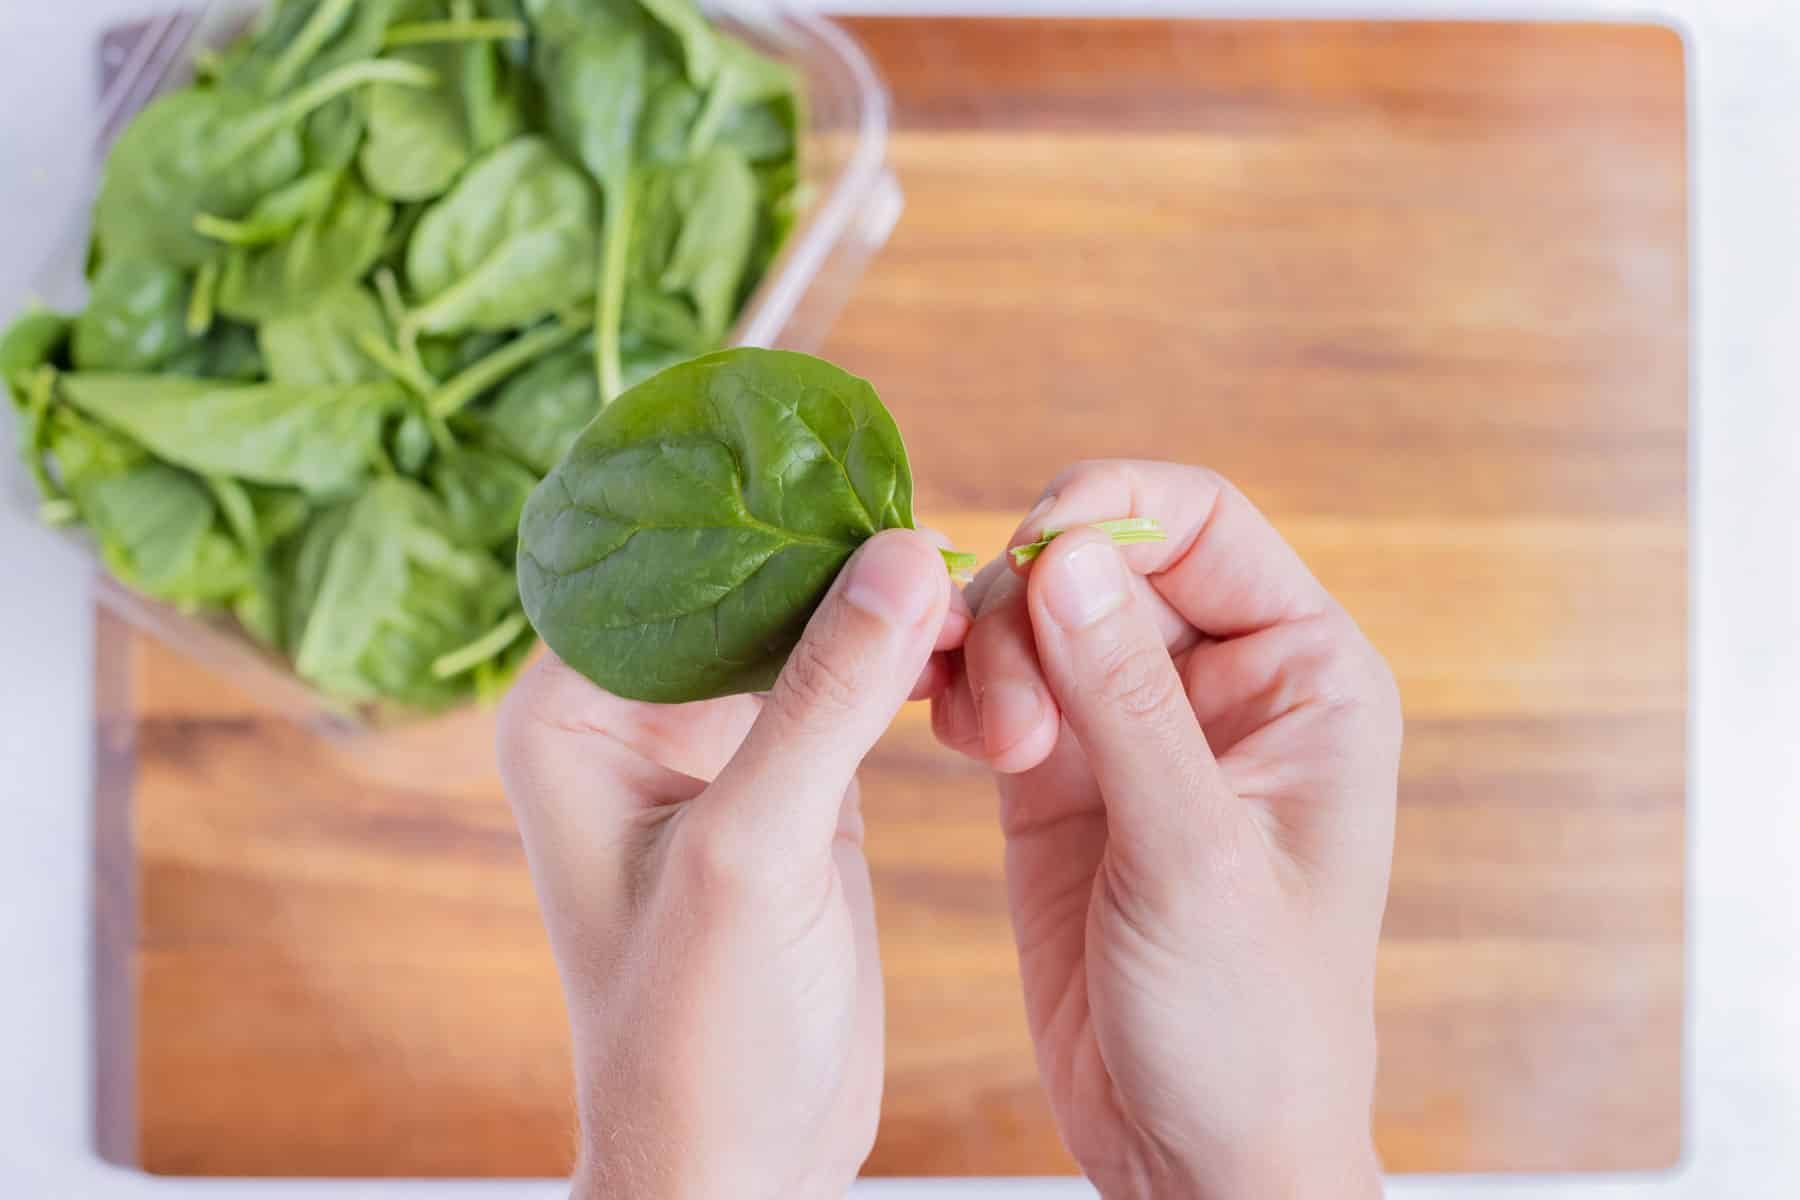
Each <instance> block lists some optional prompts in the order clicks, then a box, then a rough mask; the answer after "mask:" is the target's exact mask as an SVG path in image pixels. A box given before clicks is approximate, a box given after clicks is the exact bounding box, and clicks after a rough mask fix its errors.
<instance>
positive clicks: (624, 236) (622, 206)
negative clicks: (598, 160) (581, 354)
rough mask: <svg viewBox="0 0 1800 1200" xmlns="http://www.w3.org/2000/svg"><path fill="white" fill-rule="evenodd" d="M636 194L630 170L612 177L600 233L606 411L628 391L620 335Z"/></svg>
mask: <svg viewBox="0 0 1800 1200" xmlns="http://www.w3.org/2000/svg"><path fill="white" fill-rule="evenodd" d="M636 192H637V181H636V176H635V175H633V173H632V172H631V171H630V170H629V169H626V170H619V171H614V172H612V173H611V175H609V176H608V178H607V182H606V225H605V227H604V228H603V229H602V230H601V231H600V275H599V289H600V293H599V301H598V307H599V312H598V314H597V316H596V317H595V327H594V370H595V374H596V376H597V378H598V379H599V383H600V406H601V407H602V408H604V407H605V406H607V405H608V404H611V403H612V402H613V399H614V398H615V397H616V396H618V394H619V393H620V392H622V391H624V390H625V371H624V367H623V366H622V365H621V363H620V357H619V334H620V329H621V326H623V324H624V322H625V269H626V265H627V263H626V259H627V256H628V253H629V251H630V248H631V220H632V215H633V214H632V210H633V208H634V207H635V205H636Z"/></svg>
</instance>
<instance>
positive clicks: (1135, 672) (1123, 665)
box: [1026, 530, 1236, 865]
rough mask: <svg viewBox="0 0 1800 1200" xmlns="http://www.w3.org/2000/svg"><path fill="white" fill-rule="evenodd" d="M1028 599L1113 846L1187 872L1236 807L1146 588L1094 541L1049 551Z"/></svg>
mask: <svg viewBox="0 0 1800 1200" xmlns="http://www.w3.org/2000/svg"><path fill="white" fill-rule="evenodd" d="M1026 587H1027V601H1028V605H1029V608H1030V612H1031V624H1032V630H1033V633H1034V634H1035V635H1036V640H1037V648H1038V658H1039V660H1040V662H1041V664H1042V667H1043V671H1044V679H1045V682H1046V683H1047V684H1049V686H1050V691H1051V693H1052V694H1053V695H1054V696H1055V698H1056V703H1057V706H1058V707H1059V708H1060V709H1061V710H1062V713H1063V717H1064V719H1065V720H1067V721H1068V723H1069V727H1070V729H1071V730H1073V732H1074V734H1075V737H1076V739H1077V740H1079V741H1080V743H1081V747H1082V749H1083V750H1084V751H1085V752H1086V754H1087V758H1088V763H1089V765H1090V767H1091V768H1092V770H1093V772H1094V778H1095V781H1096V782H1098V783H1099V785H1100V792H1101V795H1102V797H1103V799H1104V801H1105V804H1106V814H1107V815H1106V822H1107V830H1108V835H1109V836H1110V837H1112V838H1114V839H1117V840H1118V841H1120V842H1121V843H1122V845H1121V848H1122V849H1128V850H1130V851H1131V852H1132V857H1133V858H1134V859H1136V860H1137V861H1139V862H1142V863H1145V864H1147V865H1154V864H1158V863H1191V862H1192V861H1193V859H1192V855H1191V851H1192V850H1194V849H1197V848H1199V847H1200V846H1202V845H1203V844H1204V843H1205V842H1206V841H1209V840H1211V839H1212V838H1213V837H1214V836H1215V835H1216V834H1217V833H1218V832H1219V831H1220V826H1221V823H1222V822H1223V820H1224V819H1225V818H1227V817H1228V815H1229V814H1230V812H1231V810H1232V809H1233V808H1234V807H1235V806H1236V800H1235V797H1233V796H1232V795H1231V793H1230V790H1229V788H1228V787H1227V785H1226V784H1225V781H1224V779H1223V777H1222V776H1221V774H1220V771H1219V765H1218V763H1217V762H1216V761H1215V760H1214V759H1213V755H1212V750H1211V748H1210V747H1209V746H1208V745H1207V743H1206V735H1205V733H1203V732H1202V731H1201V728H1200V722H1199V720H1198V718H1196V717H1195V715H1194V710H1193V708H1192V706H1191V705H1190V704H1189V703H1188V699H1187V692H1186V690H1185V689H1184V688H1183V686H1182V683H1181V677H1180V675H1179V673H1178V672H1177V671H1176V669H1175V663H1174V661H1173V660H1172V659H1170V657H1169V651H1168V648H1167V646H1166V645H1165V643H1164V640H1163V636H1162V632H1161V631H1160V629H1159V628H1158V627H1157V625H1156V622H1155V619H1154V615H1153V613H1152V611H1151V609H1150V606H1149V605H1148V604H1147V603H1145V602H1144V600H1143V597H1142V596H1141V595H1140V594H1139V593H1141V592H1142V590H1143V589H1142V587H1141V586H1140V585H1139V584H1138V582H1137V580H1136V579H1135V577H1134V576H1133V574H1132V572H1131V571H1130V570H1129V569H1128V568H1127V567H1126V565H1125V560H1124V559H1123V558H1122V557H1121V556H1120V554H1119V552H1118V550H1117V549H1116V548H1114V546H1113V545H1112V543H1111V541H1110V540H1109V539H1108V538H1107V537H1106V536H1105V535H1103V534H1100V533H1096V532H1094V531H1092V530H1079V531H1073V532H1070V533H1068V534H1065V535H1064V536H1062V537H1060V538H1057V539H1056V540H1055V541H1053V542H1052V543H1051V544H1050V545H1049V546H1048V547H1047V548H1046V549H1045V550H1044V552H1043V554H1042V555H1041V556H1039V558H1038V560H1037V562H1036V563H1035V564H1033V566H1032V569H1031V575H1030V577H1029V579H1028V580H1027V584H1026Z"/></svg>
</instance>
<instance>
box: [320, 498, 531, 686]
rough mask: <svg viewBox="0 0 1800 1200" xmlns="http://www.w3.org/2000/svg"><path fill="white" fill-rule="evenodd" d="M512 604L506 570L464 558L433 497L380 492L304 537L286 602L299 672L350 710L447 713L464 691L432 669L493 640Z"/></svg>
mask: <svg viewBox="0 0 1800 1200" xmlns="http://www.w3.org/2000/svg"><path fill="white" fill-rule="evenodd" d="M515 604H516V600H515V597H514V591H513V587H512V583H511V580H510V579H509V578H508V576H507V573H506V571H505V569H504V568H502V567H501V566H500V564H499V563H498V562H497V561H495V559H494V558H493V557H492V556H491V555H489V554H486V553H485V552H482V551H479V550H467V549H462V548H459V547H458V546H457V544H456V542H455V540H454V538H453V537H452V536H451V526H450V522H449V519H448V517H447V516H446V515H445V514H444V512H443V510H442V508H441V506H440V505H439V504H438V503H437V501H436V500H435V499H433V497H432V496H431V494H430V493H429V492H426V491H425V490H424V489H422V488H420V487H419V486H418V485H417V484H415V483H412V482H410V481H407V480H404V479H397V478H389V479H382V480H378V481H376V482H375V483H374V484H373V485H371V486H370V487H369V489H368V490H367V491H366V492H364V493H363V494H362V496H361V497H360V498H358V499H357V500H355V501H354V502H352V503H351V504H349V505H347V506H345V507H344V508H342V509H340V510H338V511H337V512H336V513H334V514H332V515H330V516H329V517H327V518H323V519H321V520H318V521H315V523H314V524H313V526H312V527H311V528H309V529H308V531H307V534H306V537H305V541H304V543H303V545H302V546H301V548H300V551H299V555H298V559H297V561H296V568H295V585H294V592H293V594H292V597H291V617H290V620H291V626H290V639H291V644H292V646H293V654H294V663H295V668H296V670H298V671H299V673H300V674H301V676H303V677H304V678H306V679H309V680H311V681H312V682H314V683H316V684H318V685H320V686H321V687H323V688H325V689H326V690H327V691H329V692H331V693H332V694H334V695H337V696H341V697H344V698H345V699H348V700H373V699H380V698H387V699H393V700H398V701H400V702H402V703H405V704H410V705H414V706H417V707H422V708H438V707H442V706H443V705H446V704H450V703H454V702H455V701H456V700H458V699H461V698H462V696H463V695H464V692H465V686H466V685H465V684H464V683H463V682H461V681H459V680H457V679H455V678H441V677H439V676H438V675H437V674H435V673H434V672H433V671H432V669H431V668H432V664H433V663H435V662H436V661H437V660H439V659H440V658H441V657H443V656H444V655H446V654H450V653H453V652H455V651H457V650H459V649H462V648H464V647H466V646H467V645H469V644H470V643H471V642H474V641H476V640H477V639H479V638H481V637H482V636H483V635H485V634H487V633H489V632H490V631H491V630H492V629H493V628H494V627H495V626H496V625H497V624H498V623H499V622H501V621H502V620H503V619H504V618H505V617H506V615H507V613H508V611H509V610H510V609H511V608H512V607H513V606H514V605H515Z"/></svg>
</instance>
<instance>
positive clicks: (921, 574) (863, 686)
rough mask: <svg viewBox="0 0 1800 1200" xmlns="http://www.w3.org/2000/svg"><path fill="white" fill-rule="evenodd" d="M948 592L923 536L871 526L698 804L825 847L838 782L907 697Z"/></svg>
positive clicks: (850, 774) (749, 831) (939, 562)
mask: <svg viewBox="0 0 1800 1200" xmlns="http://www.w3.org/2000/svg"><path fill="white" fill-rule="evenodd" d="M949 604H950V577H949V574H948V572H946V571H945V570H944V560H943V557H942V556H941V555H940V554H939V553H938V552H937V551H936V550H935V549H933V548H932V546H931V543H930V542H928V541H926V540H925V538H924V537H922V536H921V535H919V534H917V533H914V532H912V531H911V530H890V531H888V532H885V533H880V534H877V535H876V536H875V537H873V538H870V539H869V540H868V542H866V543H864V545H863V546H862V548H861V549H860V550H858V551H857V552H856V554H855V556H853V557H852V558H851V559H850V562H849V565H848V566H846V567H845V569H844V570H843V571H842V572H841V573H840V574H839V576H838V579H837V582H836V583H835V584H834V585H833V586H832V589H831V591H830V592H829V593H828V594H827V595H826V597H825V602H824V603H823V604H821V605H820V606H819V609H818V611H817V612H815V613H814V614H813V617H812V620H811V621H810V622H808V623H807V626H806V632H805V634H804V635H803V636H802V637H801V639H800V644H799V645H797V646H795V647H794V651H793V653H792V654H791V655H789V657H788V661H787V665H786V666H785V667H783V668H782V672H781V677H780V678H779V679H777V680H776V681H775V687H774V689H773V690H772V691H771V692H770V693H769V698H768V701H767V702H766V703H765V704H764V705H763V710H762V713H761V714H760V715H759V716H758V717H757V720H756V723H755V724H754V725H752V726H751V728H750V733H749V735H748V736H747V737H746V738H745V739H744V744H743V746H742V747H741V748H739V750H738V752H737V754H736V756H735V757H733V758H732V760H731V762H730V763H729V764H727V765H726V767H725V769H724V770H723V771H722V772H721V773H720V774H719V777H718V779H717V780H716V781H715V783H714V784H713V786H712V787H711V788H710V789H708V790H707V793H706V795H705V796H703V797H702V798H701V801H700V804H701V805H702V806H703V807H705V808H708V809H711V810H712V814H711V815H712V818H713V819H716V820H718V821H720V822H723V823H725V824H727V825H730V826H732V827H733V828H734V829H736V830H739V831H741V832H743V833H744V834H746V835H747V836H754V837H755V838H757V839H759V840H766V839H772V840H775V841H778V842H779V843H781V844H782V845H784V846H787V847H796V846H813V847H816V848H817V849H819V850H821V851H823V850H825V849H826V848H827V847H829V846H830V844H831V837H832V833H833V831H834V830H835V829H836V828H837V824H838V809H839V807H840V805H841V804H842V802H843V799H844V793H845V791H846V790H847V789H848V788H849V786H850V783H851V780H852V779H853V778H854V776H855V774H856V769H857V767H858V766H860V765H861V764H862V760H863V758H864V756H865V755H867V754H868V752H869V750H870V749H871V748H873V746H874V745H875V742H876V740H877V739H878V738H880V737H881V735H882V733H883V732H884V731H886V729H887V727H888V725H889V724H891V723H892V721H893V719H894V714H895V713H897V712H898V711H899V710H900V706H901V705H902V704H904V703H905V702H906V698H907V694H908V693H909V692H910V691H911V690H912V686H913V683H914V682H915V681H916V680H917V679H918V678H919V672H920V671H922V670H923V669H924V667H925V663H926V660H927V659H928V658H930V656H931V651H932V646H933V644H934V643H935V642H936V640H937V635H938V629H939V627H940V626H941V625H942V624H943V622H944V615H945V613H946V612H947V611H948V608H949Z"/></svg>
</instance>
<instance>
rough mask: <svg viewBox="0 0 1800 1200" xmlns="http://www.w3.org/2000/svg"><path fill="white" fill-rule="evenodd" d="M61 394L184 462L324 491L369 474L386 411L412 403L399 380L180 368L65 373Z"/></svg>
mask: <svg viewBox="0 0 1800 1200" xmlns="http://www.w3.org/2000/svg"><path fill="white" fill-rule="evenodd" d="M57 393H58V395H59V396H60V397H61V398H62V399H63V400H65V401H66V402H68V403H69V404H70V405H73V406H74V407H75V408H76V409H78V410H80V411H81V412H83V413H85V414H87V415H88V416H91V417H93V418H95V419H96V420H98V421H100V422H102V423H104V424H105V425H107V426H108V427H110V428H112V429H115V430H117V431H119V432H120V433H123V434H125V435H127V436H129V437H130V438H132V439H133V440H135V441H137V442H138V443H140V444H141V445H143V446H144V447H145V448H146V449H148V450H150V451H151V452H152V453H154V454H156V455H157V456H158V457H159V458H162V459H165V460H166V461H168V462H171V463H174V464H176V465H178V466H183V467H186V468H188V469H189V470H191V471H196V472H198V473H200V474H202V475H229V476H234V477H236V478H239V479H246V480H250V481H252V482H255V483H265V484H274V485H282V486H289V487H296V488H299V489H300V490H302V491H304V492H307V493H309V494H312V495H319V496H324V495H332V494H336V493H342V492H347V491H350V490H352V489H354V488H355V487H356V486H357V485H358V484H359V483H361V482H362V481H363V480H364V479H365V478H366V477H367V475H368V473H369V469H370V466H371V464H373V463H374V462H375V461H377V458H378V456H379V454H380V447H381V429H382V422H383V419H384V418H385V417H386V416H387V414H389V413H391V412H394V411H397V410H398V409H399V408H400V407H401V406H402V404H403V402H404V397H403V395H402V394H401V393H400V391H399V390H398V388H397V387H395V386H394V385H393V384H389V383H370V384H360V385H358V386H355V387H298V386H292V385H288V384H276V383H264V384H225V383H218V382H214V381H212V380H207V379H191V378H184V377H182V376H176V375H103V374H86V373H78V374H73V375H64V376H62V377H61V378H60V379H59V380H58V381H57ZM58 458H59V460H60V458H61V455H60V454H59V455H58Z"/></svg>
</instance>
